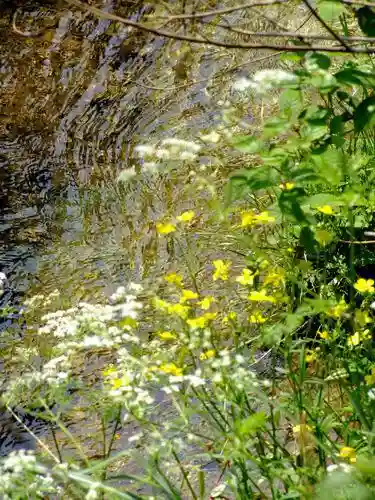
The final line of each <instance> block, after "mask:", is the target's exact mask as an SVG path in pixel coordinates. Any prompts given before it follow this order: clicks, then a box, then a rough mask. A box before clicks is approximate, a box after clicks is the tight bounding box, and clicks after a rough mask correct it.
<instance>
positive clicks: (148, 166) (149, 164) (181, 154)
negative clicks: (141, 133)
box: [135, 137, 201, 173]
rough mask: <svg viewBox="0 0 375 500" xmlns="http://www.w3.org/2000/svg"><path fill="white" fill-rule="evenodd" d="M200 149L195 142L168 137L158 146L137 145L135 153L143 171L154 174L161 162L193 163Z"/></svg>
mask: <svg viewBox="0 0 375 500" xmlns="http://www.w3.org/2000/svg"><path fill="white" fill-rule="evenodd" d="M200 149H201V146H200V145H199V144H197V143H195V142H192V141H186V140H184V139H177V138H174V137H170V138H167V139H163V140H162V141H161V142H160V143H159V144H158V145H152V144H139V145H138V146H136V147H135V152H136V153H137V155H138V157H139V158H141V159H142V160H143V164H142V168H143V170H144V171H145V172H149V173H154V172H156V171H157V170H158V167H159V166H160V164H161V163H162V162H163V161H167V160H174V161H190V162H192V161H195V160H196V158H197V155H198V153H199V151H200Z"/></svg>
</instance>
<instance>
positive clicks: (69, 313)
mask: <svg viewBox="0 0 375 500" xmlns="http://www.w3.org/2000/svg"><path fill="white" fill-rule="evenodd" d="M129 291H137V292H140V291H141V286H140V285H136V284H130V285H129V287H128V288H127V289H126V288H125V287H119V288H118V289H117V291H116V292H115V293H114V294H113V295H112V296H111V297H110V301H111V304H104V305H103V304H89V303H87V302H80V303H79V304H78V305H77V306H76V307H72V308H70V309H67V310H61V311H56V312H53V313H49V314H46V315H44V316H43V317H42V320H43V321H45V325H44V326H42V327H40V328H39V330H38V333H39V335H46V334H52V335H53V336H54V337H55V338H58V339H61V340H65V341H66V342H65V343H64V342H62V343H61V344H60V348H61V349H60V350H66V349H75V348H80V347H81V348H93V347H111V346H113V345H114V343H117V342H121V341H122V340H126V341H129V340H130V341H135V342H137V339H136V338H135V337H132V336H129V334H127V333H124V331H123V330H124V328H122V329H120V328H118V327H116V326H108V324H109V323H112V322H118V321H121V320H122V319H124V318H130V319H133V320H136V319H137V317H138V314H139V311H140V310H141V309H142V304H141V303H140V302H139V301H138V300H137V296H136V295H133V294H131V293H129ZM129 328H130V327H129Z"/></svg>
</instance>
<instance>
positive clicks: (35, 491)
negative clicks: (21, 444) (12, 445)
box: [0, 450, 60, 500]
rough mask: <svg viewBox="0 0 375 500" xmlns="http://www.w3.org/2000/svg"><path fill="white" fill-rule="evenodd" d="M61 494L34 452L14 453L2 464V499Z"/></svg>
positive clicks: (0, 466)
mask: <svg viewBox="0 0 375 500" xmlns="http://www.w3.org/2000/svg"><path fill="white" fill-rule="evenodd" d="M26 488H27V490H26ZM59 493H60V492H59V488H58V487H57V485H56V484H55V482H54V480H53V478H52V476H51V474H49V472H48V471H47V469H46V468H45V467H43V466H41V465H39V464H38V463H37V460H36V457H35V455H34V454H33V453H32V452H29V451H24V450H19V451H12V452H11V453H10V454H9V455H8V456H7V457H6V458H4V459H3V460H2V462H0V496H1V498H2V499H4V500H8V499H9V500H10V499H11V498H26V497H27V498H46V497H47V496H49V495H51V494H54V495H56V494H59ZM23 495H24V496H23Z"/></svg>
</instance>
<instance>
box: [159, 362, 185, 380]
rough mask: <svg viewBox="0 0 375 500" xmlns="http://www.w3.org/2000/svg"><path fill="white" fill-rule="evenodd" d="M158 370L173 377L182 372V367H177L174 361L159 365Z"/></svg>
mask: <svg viewBox="0 0 375 500" xmlns="http://www.w3.org/2000/svg"><path fill="white" fill-rule="evenodd" d="M159 370H160V371H161V372H163V373H166V374H167V375H174V376H175V377H179V376H180V375H182V373H183V370H182V368H179V367H178V366H176V365H175V364H174V363H165V364H163V365H160V366H159Z"/></svg>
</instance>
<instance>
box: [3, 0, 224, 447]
mask: <svg viewBox="0 0 375 500" xmlns="http://www.w3.org/2000/svg"><path fill="white" fill-rule="evenodd" d="M118 3H119V4H121V5H120V7H118V10H117V12H119V13H120V14H122V15H123V16H126V17H130V18H132V19H134V20H137V19H138V18H139V16H140V15H141V14H142V13H143V11H144V9H145V7H143V6H142V2H139V3H137V2H129V3H127V2H118ZM101 5H102V7H103V8H105V9H107V10H109V11H112V10H113V9H114V8H115V2H114V1H112V0H111V1H106V2H102V4H101ZM0 10H1V13H2V16H1V19H0V74H1V86H0V104H1V108H2V109H1V111H0V117H1V122H0V183H1V191H0V271H2V272H5V273H6V274H7V276H8V279H9V289H8V290H7V293H5V294H4V296H3V298H2V299H1V300H2V304H3V305H4V303H6V302H7V303H8V304H11V305H16V306H17V304H19V303H20V302H21V299H22V296H23V295H24V294H32V293H34V292H35V291H38V290H40V289H43V290H44V292H45V293H48V292H50V291H52V290H53V289H55V288H56V287H57V288H59V289H61V290H62V293H66V294H68V295H71V296H73V295H74V294H76V295H77V296H78V297H79V298H81V297H86V296H95V290H99V289H103V288H105V287H107V286H110V285H111V283H113V281H114V280H126V279H129V278H132V279H135V280H138V279H141V278H142V277H143V276H144V275H145V274H146V275H147V274H148V273H150V272H151V271H150V269H151V267H152V266H154V267H155V269H156V268H157V266H155V262H156V260H157V259H159V260H158V265H159V266H161V267H163V266H165V261H166V255H165V254H163V253H162V252H160V251H158V249H157V248H156V246H155V245H156V243H155V238H154V233H153V231H152V229H151V226H152V221H154V220H155V219H156V218H157V217H158V216H160V215H161V214H164V213H166V212H168V211H171V207H173V210H178V209H179V207H181V208H183V207H184V205H185V206H186V202H187V200H186V193H185V191H184V189H183V187H184V185H185V183H186V182H187V181H186V175H185V174H184V175H181V177H180V178H178V177H175V178H173V179H172V180H168V179H165V182H164V181H163V179H157V180H144V182H139V183H137V184H136V185H134V186H132V187H131V188H129V189H127V190H126V191H125V192H124V191H123V192H122V193H119V191H118V190H119V187H118V185H117V183H116V179H117V176H118V174H119V172H120V171H121V170H123V169H124V168H127V167H129V166H131V165H133V164H134V162H135V160H134V155H133V147H134V144H135V143H137V142H138V141H140V142H147V141H150V140H152V139H153V138H160V137H163V136H171V135H172V136H173V135H177V136H178V135H180V133H181V131H183V136H184V137H189V135H190V136H191V137H193V136H196V135H197V131H199V130H203V131H207V130H209V128H210V126H212V125H213V124H215V123H217V122H218V120H219V119H220V117H218V115H217V112H216V111H215V110H216V108H217V107H216V106H215V103H214V102H213V100H214V98H213V97H212V95H211V94H210V93H209V92H207V88H208V87H209V81H210V77H211V76H212V75H214V74H215V73H217V72H219V71H220V70H221V69H223V68H225V67H226V66H227V65H228V59H227V58H226V57H223V56H222V55H221V57H218V55H220V54H219V53H218V52H217V51H216V49H215V50H211V49H210V50H207V49H206V51H204V49H203V48H199V49H197V50H195V52H194V55H192V54H191V53H189V50H190V49H188V48H187V47H186V46H185V45H183V44H181V42H174V41H168V42H166V41H165V40H163V39H161V38H155V37H153V36H148V35H144V34H141V33H138V32H135V31H133V30H132V29H131V28H128V27H126V26H122V25H118V24H114V23H111V22H110V21H108V20H102V19H95V18H92V16H91V15H89V14H88V13H85V12H81V11H72V9H70V8H69V7H68V6H67V5H66V4H64V3H63V2H42V1H41V2H39V3H38V2H31V1H30V2H21V1H19V2H4V1H3V2H1V1H0ZM15 12H16V14H17V15H16V20H17V28H18V29H19V30H22V31H24V32H30V33H41V34H40V35H39V36H36V37H23V36H20V35H19V34H17V33H15V32H14V31H13V30H12V19H14V15H15ZM204 79H207V81H204ZM192 80H196V81H197V83H195V84H193V85H191V86H186V85H184V84H185V83H186V82H187V81H192ZM176 85H177V87H174V86H176ZM164 88H166V90H163V89H164ZM149 221H151V224H150V222H149ZM155 272H156V271H155ZM0 305H1V304H0ZM13 319H14V318H13V317H8V318H6V319H5V320H4V321H3V324H2V326H3V328H4V326H9V324H10V323H11V322H12V320H13ZM0 328H1V325H0ZM8 417H9V415H7V418H6V419H5V418H4V422H8V421H12V418H11V417H9V418H8ZM13 423H14V419H13ZM30 425H31V426H32V428H34V427H35V428H39V427H40V426H39V424H38V422H37V421H35V425H32V422H31V423H30ZM0 427H1V425H0ZM4 429H6V431H5V435H6V434H7V433H8V430H7V429H9V426H8V427H7V426H6V425H5V424H4ZM38 430H40V429H38ZM17 435H18V434H17ZM20 435H23V433H22V432H21V434H20ZM9 436H10V437H9V438H8V437H6V438H5V439H2V438H1V437H0V450H1V453H6V452H8V451H9V450H10V449H13V448H14V446H15V443H18V442H19V440H18V438H17V439H13V440H12V432H10V433H9ZM13 437H14V436H13ZM21 441H22V439H21ZM17 446H18V444H17Z"/></svg>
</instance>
